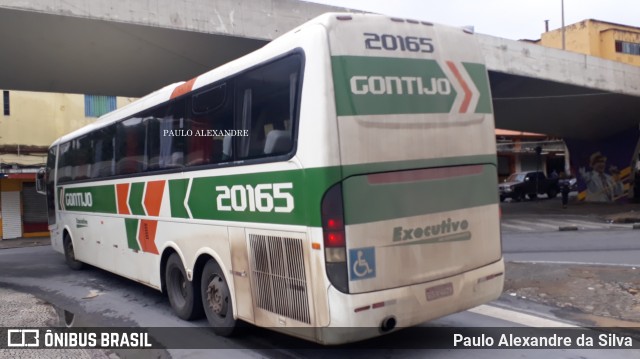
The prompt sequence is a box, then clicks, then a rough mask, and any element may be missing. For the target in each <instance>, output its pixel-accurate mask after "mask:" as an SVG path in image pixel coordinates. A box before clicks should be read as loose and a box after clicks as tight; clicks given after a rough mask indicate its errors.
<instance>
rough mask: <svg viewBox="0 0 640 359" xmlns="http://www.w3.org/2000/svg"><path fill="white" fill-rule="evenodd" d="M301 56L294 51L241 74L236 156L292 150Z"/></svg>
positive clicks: (261, 155)
mask: <svg viewBox="0 0 640 359" xmlns="http://www.w3.org/2000/svg"><path fill="white" fill-rule="evenodd" d="M300 67H301V58H300V56H299V55H297V54H294V55H290V56H287V57H284V58H281V59H278V60H276V61H274V62H272V63H270V64H267V65H265V66H262V67H260V68H257V69H255V70H252V71H248V72H246V73H244V74H242V75H241V76H240V77H239V78H238V81H237V91H236V96H237V97H236V108H237V111H236V114H237V115H236V128H238V129H239V130H245V131H247V132H248V137H247V138H241V139H239V141H238V142H239V144H240V145H239V146H238V147H237V148H238V149H239V153H238V156H237V157H236V160H237V159H252V158H264V157H272V156H278V155H284V154H287V153H289V152H291V151H292V150H293V142H294V138H293V134H294V124H295V123H296V122H297V121H296V117H297V104H298V101H299V100H298V97H299V96H298V92H299V91H298V89H299V86H300V84H299V74H300Z"/></svg>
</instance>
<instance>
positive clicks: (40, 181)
mask: <svg viewBox="0 0 640 359" xmlns="http://www.w3.org/2000/svg"><path fill="white" fill-rule="evenodd" d="M46 176H47V170H46V169H44V168H40V169H39V170H38V173H37V174H36V192H38V193H40V194H47V187H46V186H45V181H46Z"/></svg>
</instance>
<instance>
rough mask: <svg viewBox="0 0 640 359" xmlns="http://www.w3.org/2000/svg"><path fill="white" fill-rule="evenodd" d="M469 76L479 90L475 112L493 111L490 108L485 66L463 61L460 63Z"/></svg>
mask: <svg viewBox="0 0 640 359" xmlns="http://www.w3.org/2000/svg"><path fill="white" fill-rule="evenodd" d="M462 65H463V66H464V68H465V70H467V73H469V77H471V80H472V81H473V83H474V84H475V85H476V88H477V89H478V91H480V99H479V100H478V105H476V109H475V112H476V113H493V110H492V108H491V91H490V90H489V77H488V75H487V68H486V67H485V66H484V65H481V64H474V63H468V62H464V63H462Z"/></svg>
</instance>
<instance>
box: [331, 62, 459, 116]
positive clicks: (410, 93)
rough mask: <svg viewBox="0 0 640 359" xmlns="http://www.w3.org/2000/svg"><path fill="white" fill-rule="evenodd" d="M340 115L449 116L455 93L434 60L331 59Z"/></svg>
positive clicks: (449, 81)
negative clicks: (425, 114)
mask: <svg viewBox="0 0 640 359" xmlns="http://www.w3.org/2000/svg"><path fill="white" fill-rule="evenodd" d="M331 66H332V70H333V83H334V87H335V98H336V110H337V114H338V116H357V115H389V114H414V113H449V112H450V111H451V107H452V106H453V102H454V101H455V99H456V95H457V94H456V91H455V89H454V87H453V85H452V84H451V81H454V80H453V79H448V78H447V76H446V75H445V73H444V71H443V70H442V68H441V67H440V65H439V64H438V63H437V62H436V61H435V60H426V59H403V58H391V57H366V56H333V57H331Z"/></svg>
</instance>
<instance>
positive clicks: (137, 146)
mask: <svg viewBox="0 0 640 359" xmlns="http://www.w3.org/2000/svg"><path fill="white" fill-rule="evenodd" d="M145 139H146V129H145V126H144V123H143V122H142V118H140V117H132V118H129V119H127V120H124V121H122V122H119V123H118V124H117V129H116V145H117V151H116V175H124V174H132V173H139V172H142V171H144V170H145V169H146V165H147V160H146V153H145Z"/></svg>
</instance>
